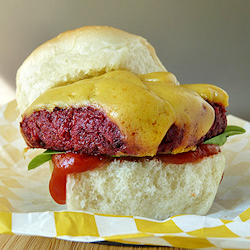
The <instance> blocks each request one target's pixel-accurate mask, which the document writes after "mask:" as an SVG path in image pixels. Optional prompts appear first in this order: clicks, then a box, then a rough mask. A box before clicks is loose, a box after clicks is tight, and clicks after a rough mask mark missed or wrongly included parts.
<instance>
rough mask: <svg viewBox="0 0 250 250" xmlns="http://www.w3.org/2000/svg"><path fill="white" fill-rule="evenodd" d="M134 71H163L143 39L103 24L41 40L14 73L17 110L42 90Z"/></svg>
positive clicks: (26, 104) (136, 72)
mask: <svg viewBox="0 0 250 250" xmlns="http://www.w3.org/2000/svg"><path fill="white" fill-rule="evenodd" d="M119 69H121V70H128V71H131V72H132V73H134V74H145V73H150V72H157V71H166V69H165V68H164V66H163V65H162V63H161V62H160V60H159V58H158V57H157V55H156V53H155V50H154V48H153V47H152V46H151V45H150V44H149V43H148V42H147V41H146V39H144V38H142V37H140V36H136V35H132V34H130V33H127V32H125V31H121V30H119V29H116V28H111V27H107V26H86V27H82V28H79V29H76V30H72V31H67V32H64V33H62V34H60V35H58V36H57V37H55V38H54V39H52V40H50V41H48V42H46V43H44V44H43V45H41V46H40V47H38V48H37V49H36V50H34V51H33V52H32V53H31V55H30V56H29V57H28V58H27V59H26V60H25V61H24V63H23V64H22V66H21V67H20V68H19V70H18V72H17V76H16V85H17V91H16V92H17V103H18V108H19V110H20V111H21V113H23V112H24V110H25V109H26V108H27V107H28V106H29V105H30V104H31V103H32V102H33V101H34V100H35V99H36V98H37V97H38V96H40V95H41V94H42V93H43V92H45V91H46V90H48V89H50V88H53V87H56V86H61V85H66V84H69V83H72V82H75V81H78V80H81V79H85V78H90V77H93V76H98V75H101V74H104V73H106V72H109V71H112V70H119Z"/></svg>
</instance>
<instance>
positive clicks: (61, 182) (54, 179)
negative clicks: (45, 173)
mask: <svg viewBox="0 0 250 250" xmlns="http://www.w3.org/2000/svg"><path fill="white" fill-rule="evenodd" d="M106 161H107V157H105V156H93V155H87V154H81V155H79V154H74V153H66V154H65V153H64V154H55V155H52V163H53V166H54V170H53V173H52V176H51V179H50V183H49V190H50V194H51V196H52V198H53V199H54V200H55V201H56V202H57V203H58V204H65V203H66V180H67V175H68V174H72V173H79V172H85V171H88V170H91V169H94V168H96V167H101V166H102V165H103V164H104V163H105V162H106Z"/></svg>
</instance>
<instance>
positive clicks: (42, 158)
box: [28, 149, 65, 170]
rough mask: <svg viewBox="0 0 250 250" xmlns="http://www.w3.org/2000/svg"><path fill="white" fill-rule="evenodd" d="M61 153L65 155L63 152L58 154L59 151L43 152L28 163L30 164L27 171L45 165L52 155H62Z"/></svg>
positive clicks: (48, 150)
mask: <svg viewBox="0 0 250 250" xmlns="http://www.w3.org/2000/svg"><path fill="white" fill-rule="evenodd" d="M62 153H65V152H59V151H54V150H51V149H47V150H46V151H44V152H43V153H41V154H39V155H37V156H36V157H34V158H33V159H32V160H31V161H30V163H29V165H28V170H31V169H34V168H37V167H39V166H41V165H42V164H43V163H45V162H47V161H50V160H51V157H52V155H54V154H62Z"/></svg>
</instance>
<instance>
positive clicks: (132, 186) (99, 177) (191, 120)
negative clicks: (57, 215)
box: [17, 26, 243, 219]
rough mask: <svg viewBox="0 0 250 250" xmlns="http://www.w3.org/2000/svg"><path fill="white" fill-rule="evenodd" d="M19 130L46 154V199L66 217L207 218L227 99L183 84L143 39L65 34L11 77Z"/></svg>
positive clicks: (212, 89)
mask: <svg viewBox="0 0 250 250" xmlns="http://www.w3.org/2000/svg"><path fill="white" fill-rule="evenodd" d="M17 102H18V107H19V110H20V112H21V114H22V121H21V123H20V127H21V133H22V135H23V138H24V140H25V141H26V143H27V145H28V147H29V148H44V149H46V151H45V152H44V153H43V154H41V155H38V156H37V157H35V158H34V159H33V160H32V161H31V162H30V164H29V169H33V168H35V167H37V166H39V165H41V164H42V163H44V162H46V161H50V162H51V163H52V166H53V171H52V175H51V180H50V185H49V189H50V193H51V196H52V198H53V199H54V200H55V201H56V202H57V203H59V204H66V205H67V208H68V209H69V210H84V211H89V212H96V213H102V214H119V215H133V216H143V217H148V218H154V219H166V218H168V217H169V216H172V215H176V214H183V213H188V214H199V215H205V214H206V213H207V212H208V210H209V209H210V207H211V206H212V203H213V201H214V198H215V195H216V193H217V190H218V186H219V184H220V182H221V179H222V175H223V171H224V168H225V158H224V156H223V154H222V153H221V151H220V147H219V145H222V144H223V143H224V142H225V140H226V137H227V136H228V135H231V134H234V133H242V132H243V129H241V128H238V127H229V126H228V127H227V120H226V110H225V108H226V107H227V106H228V95H227V93H226V92H225V91H224V90H222V89H221V88H219V87H216V86H213V85H209V84H183V85H182V84H180V83H179V82H178V81H177V79H176V77H175V76H174V75H173V74H172V73H170V72H167V70H166V69H165V67H164V66H163V65H162V63H161V62H160V60H159V59H158V57H157V55H156V53H155V50H154V48H153V47H152V46H151V45H150V44H149V43H148V42H147V41H146V40H145V39H144V38H142V37H139V36H136V35H132V34H129V33H127V32H124V31H121V30H118V29H115V28H111V27H106V26H89V27H83V28H80V29H76V30H73V31H68V32H65V33H62V34H60V35H59V36H57V37H56V38H54V39H52V40H50V41H48V42H46V43H45V44H43V45H41V46H40V47H38V48H37V49H36V50H35V51H34V52H32V53H31V55H30V56H29V57H28V58H27V59H26V60H25V61H24V63H23V64H22V66H21V67H20V68H19V70H18V72H17Z"/></svg>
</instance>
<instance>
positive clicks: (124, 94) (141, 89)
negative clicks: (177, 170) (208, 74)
mask: <svg viewBox="0 0 250 250" xmlns="http://www.w3.org/2000/svg"><path fill="white" fill-rule="evenodd" d="M209 86H210V85H209ZM207 89H208V88H207V85H206V86H204V87H202V86H199V88H197V89H195V91H194V90H193V89H192V86H191V87H190V86H185V87H184V86H179V83H178V81H177V79H176V77H175V76H174V75H173V74H171V73H169V72H158V73H150V74H145V75H139V76H137V75H134V74H132V73H130V72H128V71H112V72H109V73H106V74H104V75H102V76H98V77H94V78H91V79H86V80H81V81H78V82H75V83H73V84H70V85H66V86H61V87H56V88H52V89H49V90H47V91H46V92H45V93H43V94H42V95H41V96H40V97H38V98H37V99H36V100H35V101H34V102H33V104H32V105H31V106H30V107H29V108H28V109H27V110H26V111H25V113H24V114H23V117H28V116H29V115H30V114H31V113H32V112H34V111H38V110H43V109H47V110H49V111H53V109H54V108H55V107H59V108H70V107H83V106H93V107H96V108H98V109H100V110H102V111H103V112H105V113H106V115H107V116H108V117H109V118H110V119H111V121H113V122H114V123H115V124H116V125H118V127H119V129H120V130H121V132H122V134H123V137H124V138H123V139H124V141H125V142H126V144H127V145H128V147H127V149H128V151H127V154H128V155H134V156H154V155H155V154H156V152H157V150H158V146H159V145H160V143H161V141H162V139H163V138H164V136H165V135H166V133H167V131H168V130H169V128H170V127H171V126H172V125H173V124H175V125H176V126H178V128H179V129H181V130H183V131H184V133H183V140H182V142H181V144H180V146H179V147H178V148H177V149H175V150H174V152H172V153H180V152H184V151H188V150H190V149H193V148H194V147H193V145H194V143H195V142H196V141H197V140H199V139H200V138H201V137H202V136H204V135H205V134H206V133H207V132H208V130H209V129H210V127H211V126H212V124H213V121H214V110H213V108H212V107H211V105H209V104H208V103H207V102H206V101H205V100H204V99H203V98H202V97H204V96H205V97H206V99H208V100H209V101H215V100H216V101H219V102H220V103H226V102H227V101H225V100H224V99H227V98H228V96H227V94H226V93H225V92H221V90H220V89H219V88H218V89H214V88H212V87H211V88H209V91H210V90H211V89H212V93H213V94H210V93H208V90H207ZM217 92H218V93H220V94H218V93H217ZM216 93H217V94H216ZM209 98H211V100H210V99H209ZM121 154H124V152H121ZM118 155H119V154H118Z"/></svg>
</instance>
